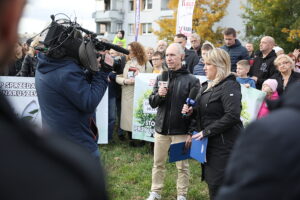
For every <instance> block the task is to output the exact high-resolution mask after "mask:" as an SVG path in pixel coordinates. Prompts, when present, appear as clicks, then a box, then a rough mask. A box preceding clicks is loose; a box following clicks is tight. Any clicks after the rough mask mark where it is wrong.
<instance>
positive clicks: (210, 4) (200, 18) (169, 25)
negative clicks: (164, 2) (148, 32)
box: [154, 0, 230, 45]
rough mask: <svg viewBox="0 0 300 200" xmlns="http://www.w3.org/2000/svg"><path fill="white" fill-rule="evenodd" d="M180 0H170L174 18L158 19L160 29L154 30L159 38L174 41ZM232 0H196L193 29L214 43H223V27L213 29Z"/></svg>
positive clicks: (169, 5)
mask: <svg viewBox="0 0 300 200" xmlns="http://www.w3.org/2000/svg"><path fill="white" fill-rule="evenodd" d="M178 1H179V0H170V1H169V4H168V7H169V8H170V9H172V10H174V13H173V17H172V18H164V19H161V20H158V21H157V23H158V25H159V26H160V29H161V30H160V31H154V34H156V35H157V36H158V38H159V39H166V40H167V41H168V42H171V41H173V37H174V35H175V33H176V16H177V7H178ZM229 1H230V0H196V4H195V8H194V15H193V30H194V31H195V32H196V33H198V34H199V35H200V36H201V38H202V40H208V41H210V42H212V43H214V44H217V45H218V44H219V45H220V44H222V40H223V35H222V31H223V28H221V27H217V28H216V30H213V26H214V24H215V23H216V22H218V21H220V20H221V19H222V18H223V17H224V16H225V14H226V8H227V6H228V4H229Z"/></svg>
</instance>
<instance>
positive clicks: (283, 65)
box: [271, 54, 300, 96]
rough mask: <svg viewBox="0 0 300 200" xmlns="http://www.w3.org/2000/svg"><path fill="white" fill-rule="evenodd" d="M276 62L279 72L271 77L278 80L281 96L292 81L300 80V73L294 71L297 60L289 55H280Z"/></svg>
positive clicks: (278, 89) (278, 90)
mask: <svg viewBox="0 0 300 200" xmlns="http://www.w3.org/2000/svg"><path fill="white" fill-rule="evenodd" d="M274 64H275V66H276V67H277V70H278V72H277V73H276V74H274V75H273V76H272V77H271V78H273V79H276V80H277V82H278V86H277V92H278V94H279V96H281V95H282V94H283V93H284V92H285V91H286V90H287V89H288V88H289V87H290V85H291V84H292V83H295V82H298V81H300V73H298V72H294V69H295V62H294V61H293V60H292V58H291V57H289V56H288V55H285V54H281V55H279V56H278V57H277V58H276V59H275V61H274Z"/></svg>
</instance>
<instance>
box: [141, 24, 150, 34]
mask: <svg viewBox="0 0 300 200" xmlns="http://www.w3.org/2000/svg"><path fill="white" fill-rule="evenodd" d="M141 33H142V35H149V34H151V33H152V23H142V30H141Z"/></svg>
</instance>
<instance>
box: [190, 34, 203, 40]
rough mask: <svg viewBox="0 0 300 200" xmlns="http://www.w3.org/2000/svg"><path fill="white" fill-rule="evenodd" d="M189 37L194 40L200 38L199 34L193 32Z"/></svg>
mask: <svg viewBox="0 0 300 200" xmlns="http://www.w3.org/2000/svg"><path fill="white" fill-rule="evenodd" d="M191 38H195V39H196V40H201V38H200V35H198V34H197V33H193V34H192V35H191Z"/></svg>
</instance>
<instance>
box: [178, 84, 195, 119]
mask: <svg viewBox="0 0 300 200" xmlns="http://www.w3.org/2000/svg"><path fill="white" fill-rule="evenodd" d="M198 90H199V88H198V87H193V88H192V89H191V91H190V93H189V96H188V98H187V99H186V101H185V103H186V104H187V105H188V107H190V106H192V107H194V106H195V105H196V103H197V102H196V97H197V94H198ZM182 115H183V116H187V114H186V113H183V114H182Z"/></svg>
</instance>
